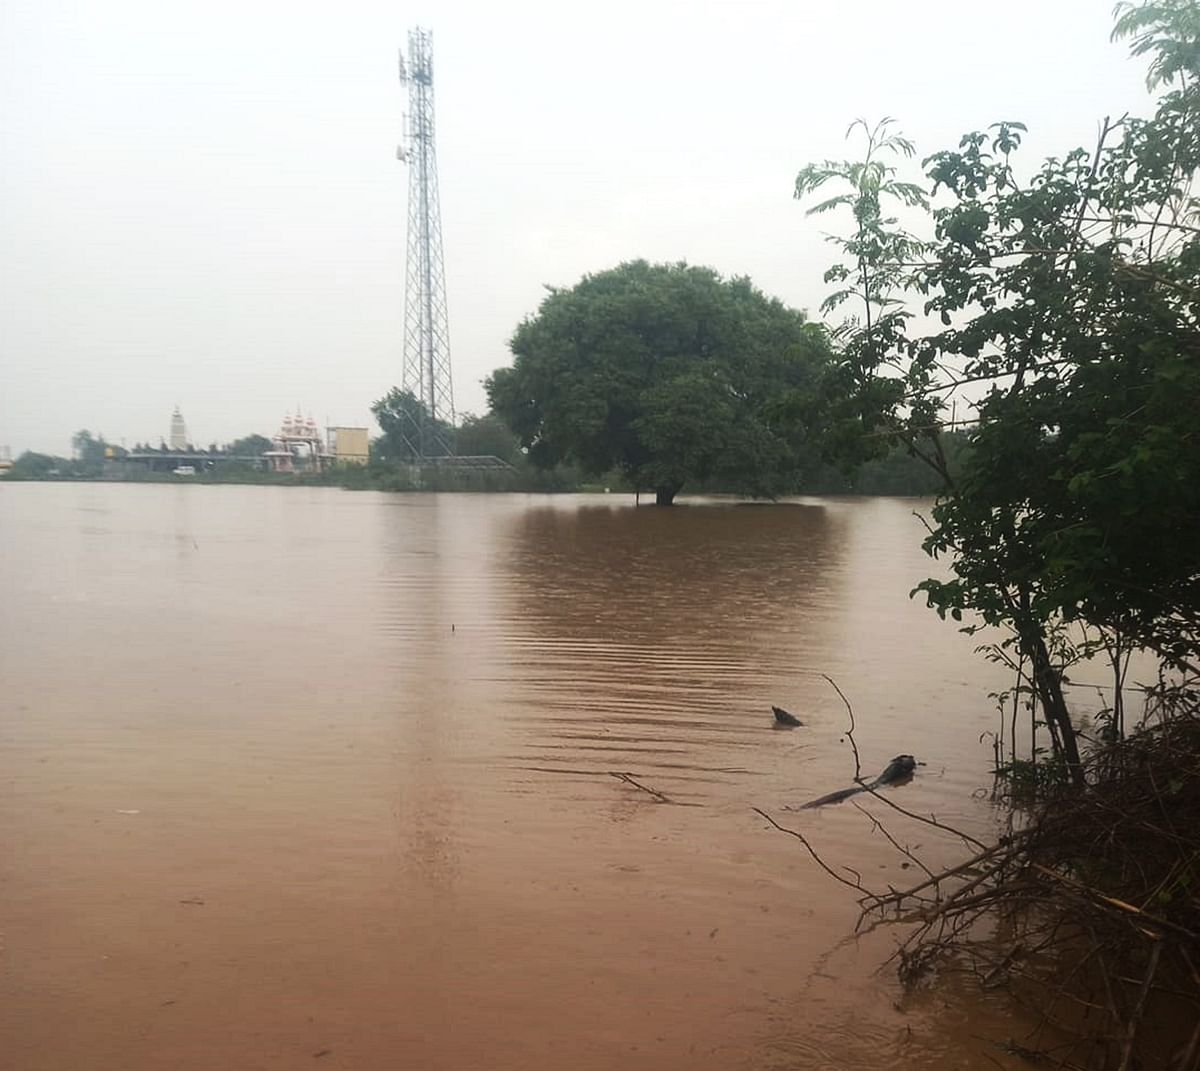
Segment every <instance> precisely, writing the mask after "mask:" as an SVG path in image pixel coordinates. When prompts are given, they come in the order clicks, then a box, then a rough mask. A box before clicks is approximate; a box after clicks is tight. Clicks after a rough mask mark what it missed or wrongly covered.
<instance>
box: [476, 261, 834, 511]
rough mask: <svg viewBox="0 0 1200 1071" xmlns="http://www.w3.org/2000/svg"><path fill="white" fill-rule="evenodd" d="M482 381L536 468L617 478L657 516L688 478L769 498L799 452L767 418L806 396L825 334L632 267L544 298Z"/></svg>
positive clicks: (718, 287) (753, 296) (681, 271)
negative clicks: (503, 362)
mask: <svg viewBox="0 0 1200 1071" xmlns="http://www.w3.org/2000/svg"><path fill="white" fill-rule="evenodd" d="M510 348H511V350H512V353H513V358H514V360H513V365H512V367H510V368H502V369H499V370H497V371H496V372H494V373H492V375H491V376H490V377H489V379H488V380H487V384H486V385H487V392H488V398H489V400H490V402H491V406H492V409H493V411H494V412H495V413H496V414H498V415H499V416H500V417H501V418H502V419H503V420H505V421H506V422H507V424H508V425H509V427H510V428H511V429H512V430H513V432H514V433H515V434H516V435H517V437H518V438H519V439H520V441H521V444H522V446H523V447H524V448H525V449H526V450H527V451H528V454H529V457H530V459H531V460H532V461H533V462H534V463H535V464H537V465H541V466H549V465H553V464H556V463H559V462H564V461H565V462H573V463H575V464H578V465H579V466H580V468H581V469H583V470H584V471H585V472H587V473H590V474H594V475H599V474H602V473H605V472H610V471H613V470H619V471H620V472H621V473H622V474H623V475H624V476H625V477H626V478H627V479H628V480H629V481H630V482H631V483H632V484H633V485H634V486H635V487H636V488H639V489H646V490H653V491H654V492H655V496H656V501H657V502H658V503H660V504H664V505H669V504H670V503H671V501H672V500H673V499H674V497H675V495H676V494H677V493H678V492H679V490H680V489H681V488H682V487H683V486H684V485H685V484H688V483H691V482H695V481H720V482H721V483H722V484H723V485H724V486H725V487H727V488H728V489H730V490H740V491H744V492H748V493H752V494H759V495H770V494H774V493H779V492H781V491H784V490H787V489H788V488H789V486H791V481H792V480H793V479H794V477H795V474H796V470H797V466H798V463H799V457H800V455H799V454H798V452H797V440H796V437H795V428H794V426H791V425H789V424H788V423H787V422H780V421H778V420H777V419H775V417H774V415H773V409H772V406H773V404H774V403H775V402H776V401H777V400H778V398H779V397H780V396H781V395H782V394H785V393H788V392H797V391H799V392H804V391H808V390H812V389H815V385H816V384H817V382H818V381H819V379H820V377H821V375H822V373H823V371H824V369H825V367H826V364H827V362H828V360H829V355H830V349H829V345H828V342H827V339H826V335H825V332H824V330H823V329H822V328H821V327H820V326H818V325H816V324H812V323H809V322H808V321H807V320H806V318H805V316H804V314H803V313H801V312H798V311H796V310H793V309H789V308H787V307H786V306H784V305H783V304H781V303H780V302H779V301H776V300H772V299H769V298H767V297H766V296H764V295H763V294H762V293H761V292H760V291H759V290H757V289H756V288H755V287H754V286H753V285H752V284H751V283H750V281H749V280H748V279H744V278H734V279H723V278H722V277H721V276H720V275H718V274H717V273H716V272H714V271H712V270H711V269H708V268H701V267H691V266H688V265H686V264H649V263H647V262H645V261H633V262H630V263H626V264H622V265H620V266H619V267H617V268H614V269H612V270H610V271H604V272H600V273H598V274H595V275H589V276H585V277H584V278H583V280H582V281H580V282H579V283H578V284H577V285H576V286H574V287H572V288H571V289H569V290H564V289H551V290H550V293H549V295H548V296H547V297H546V299H545V300H544V301H543V302H542V305H541V307H540V308H539V310H538V312H537V315H536V316H533V317H530V318H528V319H526V320H525V321H524V322H523V323H522V324H521V325H520V326H519V327H518V328H517V330H516V333H515V334H514V335H513V338H512V341H511V343H510Z"/></svg>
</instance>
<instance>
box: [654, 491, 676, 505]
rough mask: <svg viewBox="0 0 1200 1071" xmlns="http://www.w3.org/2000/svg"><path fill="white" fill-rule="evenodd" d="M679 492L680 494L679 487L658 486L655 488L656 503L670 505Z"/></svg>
mask: <svg viewBox="0 0 1200 1071" xmlns="http://www.w3.org/2000/svg"><path fill="white" fill-rule="evenodd" d="M677 494H679V488H678V487H656V488H655V489H654V504H655V505H656V506H669V505H671V503H672V502H674V501H675V496H676V495H677Z"/></svg>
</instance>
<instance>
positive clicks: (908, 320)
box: [796, 0, 1200, 782]
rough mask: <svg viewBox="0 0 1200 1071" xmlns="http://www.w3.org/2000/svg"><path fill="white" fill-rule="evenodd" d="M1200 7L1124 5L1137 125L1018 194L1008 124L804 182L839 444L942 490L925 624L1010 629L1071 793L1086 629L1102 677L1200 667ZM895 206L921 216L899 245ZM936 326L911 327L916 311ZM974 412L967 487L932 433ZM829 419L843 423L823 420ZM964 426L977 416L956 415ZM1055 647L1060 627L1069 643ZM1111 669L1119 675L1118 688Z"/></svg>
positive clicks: (1077, 774)
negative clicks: (890, 451) (843, 226)
mask: <svg viewBox="0 0 1200 1071" xmlns="http://www.w3.org/2000/svg"><path fill="white" fill-rule="evenodd" d="M1197 11H1198V9H1197V7H1196V5H1195V4H1194V3H1183V2H1180V0H1169V2H1165V3H1141V4H1136V5H1131V4H1124V5H1119V7H1118V21H1117V27H1116V31H1115V36H1129V37H1132V38H1133V42H1134V51H1135V52H1136V53H1138V54H1148V55H1149V56H1150V57H1151V76H1150V79H1149V81H1150V83H1151V87H1152V88H1155V87H1160V86H1163V87H1166V92H1164V93H1163V94H1162V95H1161V97H1160V99H1159V102H1158V107H1157V110H1156V112H1155V114H1154V115H1153V116H1152V117H1151V118H1149V119H1144V120H1142V119H1132V118H1125V119H1122V120H1119V121H1117V122H1105V123H1104V124H1102V129H1101V134H1100V137H1099V140H1098V142H1097V143H1096V144H1095V146H1094V147H1093V148H1091V149H1082V148H1081V149H1073V150H1071V151H1069V152H1066V153H1064V154H1063V155H1061V156H1059V157H1055V158H1051V159H1048V160H1046V161H1044V162H1043V163H1042V164H1041V165H1040V166H1039V167H1037V168H1035V169H1032V173H1026V175H1023V174H1022V170H1023V169H1022V168H1020V167H1019V166H1018V150H1019V148H1020V144H1021V135H1022V132H1023V131H1024V127H1023V126H1022V125H1021V124H1019V123H998V124H996V125H995V126H994V127H992V128H990V130H989V131H986V132H979V133H972V134H968V135H966V136H965V137H964V138H963V139H962V141H961V142H960V144H959V145H958V147H957V148H956V149H953V150H948V151H945V152H939V153H936V154H934V155H933V156H930V157H929V158H927V159H926V160H925V161H924V168H925V172H926V178H927V188H926V189H922V188H921V187H920V186H917V185H915V184H910V183H905V182H902V181H901V180H900V179H899V177H898V171H897V169H898V167H899V166H900V165H902V164H903V160H904V158H905V157H907V156H910V155H911V154H912V151H913V148H912V146H911V145H910V144H909V143H908V142H906V141H905V140H904V139H902V138H898V137H896V136H895V135H894V134H893V133H891V131H890V128H889V126H888V125H887V123H884V124H881V125H880V126H878V127H876V128H874V129H870V130H868V129H867V128H866V127H865V126H864V127H863V130H864V132H865V133H866V135H867V151H866V153H865V155H864V157H863V158H862V159H861V160H859V161H856V162H853V163H847V164H838V163H825V164H820V165H813V166H810V167H808V168H805V169H804V170H803V171H802V172H801V173H800V175H799V177H798V179H797V184H796V192H797V195H798V196H802V197H805V198H807V197H809V196H810V195H811V194H812V193H813V192H814V191H816V190H817V189H819V188H822V187H825V188H829V187H833V188H835V189H836V190H837V192H836V193H835V195H834V196H833V197H829V198H828V199H826V200H824V201H822V202H820V203H819V204H816V205H815V206H814V207H813V208H812V209H811V210H812V211H828V210H837V209H840V208H843V207H847V208H850V209H851V210H852V218H853V226H852V228H851V230H850V231H849V232H848V234H847V236H846V237H845V238H842V239H839V240H838V241H839V245H840V247H841V249H842V252H843V254H844V257H843V259H842V260H841V261H840V262H839V263H838V264H837V265H835V266H834V268H833V269H831V271H830V273H829V278H830V279H832V280H834V281H836V282H838V283H839V284H841V286H840V288H839V290H838V291H837V292H835V293H834V295H833V296H832V298H831V299H830V302H829V304H830V305H831V306H838V305H846V306H847V307H848V308H849V309H851V310H853V312H854V315H852V316H851V318H850V319H848V320H847V321H846V323H845V324H844V325H843V327H842V329H841V330H840V331H839V333H838V340H839V343H840V347H839V349H840V353H839V362H838V370H837V375H836V376H835V377H831V378H838V379H839V380H840V382H841V383H842V384H843V385H844V387H845V388H846V391H845V399H846V401H845V402H844V403H843V404H842V406H841V419H840V420H835V421H832V422H831V423H832V426H834V427H841V428H845V427H855V426H857V428H858V432H859V436H860V438H861V439H871V440H874V441H876V442H886V441H889V440H890V441H894V442H900V443H902V444H904V445H905V447H906V448H907V449H909V450H910V451H911V452H912V453H914V454H915V455H917V456H920V457H922V458H924V459H925V460H926V461H928V463H929V465H930V466H931V467H932V468H933V469H935V470H936V471H937V472H938V473H939V474H940V476H941V477H942V479H943V488H942V495H941V497H940V500H939V501H938V503H937V505H936V507H935V508H934V510H933V518H932V520H933V524H932V526H931V531H930V534H929V538H928V539H927V541H926V549H927V550H928V551H929V552H930V553H932V554H934V555H938V556H945V557H947V559H948V560H949V563H950V569H951V575H950V577H949V578H939V579H932V580H929V581H926V582H925V583H924V584H922V585H921V588H922V589H923V590H924V592H925V594H926V595H927V597H928V600H929V602H930V604H931V605H932V606H934V607H935V608H936V609H937V610H938V611H939V612H940V613H942V614H950V615H952V616H953V617H955V618H961V617H962V615H963V614H964V613H967V612H970V613H973V614H977V615H979V616H981V617H982V619H983V620H984V621H986V622H987V623H989V624H992V625H998V626H1002V627H1004V628H1006V629H1007V630H1008V635H1009V639H1008V640H1007V642H1006V644H1004V645H1003V649H1004V650H1007V651H1009V652H1011V653H1012V655H1013V662H1014V664H1015V665H1016V666H1017V667H1018V668H1019V671H1020V672H1021V674H1022V676H1023V678H1024V679H1025V680H1027V681H1028V687H1029V689H1030V691H1031V692H1032V693H1033V694H1034V695H1035V696H1036V697H1037V700H1038V701H1039V703H1040V705H1041V708H1042V710H1043V711H1044V714H1045V717H1046V720H1047V723H1048V724H1049V726H1050V729H1051V732H1052V736H1053V740H1054V745H1055V751H1056V753H1057V755H1058V756H1059V757H1060V758H1061V759H1063V760H1064V765H1065V768H1066V769H1067V770H1068V771H1069V773H1070V774H1071V776H1072V777H1073V778H1074V779H1075V780H1076V781H1077V782H1078V781H1080V780H1081V779H1082V767H1081V765H1080V758H1079V751H1078V746H1077V742H1076V732H1075V729H1074V727H1073V725H1072V722H1071V718H1070V713H1069V708H1068V704H1067V701H1066V699H1065V697H1064V692H1063V681H1062V670H1063V667H1064V665H1065V663H1066V662H1068V661H1069V660H1070V659H1071V658H1072V657H1074V656H1075V654H1077V653H1078V650H1079V648H1078V641H1077V637H1078V636H1080V635H1081V633H1080V632H1079V627H1080V626H1082V627H1083V628H1084V629H1085V630H1086V633H1087V634H1089V635H1091V636H1093V637H1099V643H1100V645H1101V646H1103V647H1104V648H1105V649H1107V650H1108V651H1109V652H1110V653H1111V654H1113V655H1114V656H1115V657H1116V659H1117V661H1119V657H1120V653H1121V652H1122V651H1123V650H1125V651H1127V650H1129V649H1130V648H1131V647H1140V648H1143V649H1148V650H1151V651H1154V652H1157V653H1158V655H1159V656H1160V657H1161V658H1162V660H1163V664H1164V665H1165V666H1166V667H1168V668H1170V669H1174V670H1176V671H1182V672H1184V673H1185V674H1186V673H1188V672H1194V671H1195V669H1196V666H1197V661H1198V656H1200V538H1198V533H1200V229H1198V224H1200V218H1198V211H1197V210H1198V208H1200V204H1198V202H1197V200H1196V198H1195V197H1194V196H1193V195H1192V192H1191V191H1192V183H1193V181H1194V179H1195V177H1196V175H1197V174H1198V172H1200V15H1198V14H1197ZM889 202H891V203H893V204H897V203H902V204H903V205H905V206H907V210H909V213H910V214H909V217H908V218H912V213H911V210H913V209H919V208H926V209H927V210H928V212H929V215H928V217H927V220H928V223H929V227H928V230H927V231H926V232H925V234H923V235H922V236H920V237H914V236H913V235H912V234H909V233H907V232H906V231H905V230H904V229H903V228H902V226H901V225H900V223H899V222H898V217H899V216H900V214H901V213H896V214H889V211H890V210H889V207H888V204H889ZM918 309H919V310H920V311H922V312H923V313H924V314H925V315H926V316H929V317H933V318H934V321H935V322H936V321H938V320H940V324H941V327H940V329H935V330H932V331H930V330H920V329H915V328H914V324H918V325H920V326H921V327H923V326H924V324H922V323H921V321H917V320H914V318H913V313H914V311H916V310H918ZM956 396H959V397H961V403H960V404H961V409H962V411H963V412H968V413H970V416H971V421H972V423H971V427H970V429H969V431H968V437H969V445H970V449H969V451H968V452H967V454H966V457H965V461H964V463H963V466H962V470H961V471H960V472H959V473H957V474H952V473H951V472H950V471H949V470H948V467H947V465H946V463H945V454H944V450H943V431H944V429H945V427H946V425H947V422H948V421H947V418H948V417H949V416H950V413H951V412H952V411H953V410H952V409H951V401H950V399H952V398H954V397H956ZM835 408H836V406H835ZM972 409H973V410H974V412H971V410H972ZM1068 626H1070V627H1068ZM1119 676H1120V674H1119V671H1118V672H1117V678H1118V679H1119Z"/></svg>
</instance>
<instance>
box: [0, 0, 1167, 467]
mask: <svg viewBox="0 0 1200 1071" xmlns="http://www.w3.org/2000/svg"><path fill="white" fill-rule="evenodd" d="M1111 10H1112V3H1111V0H1007V2H1006V3H1005V4H986V5H984V4H967V3H962V2H961V0H908V2H904V0H840V2H830V3H814V2H811V0H787V2H776V0H762V2H751V0H746V2H742V3H718V2H704V0H688V2H680V3H674V2H665V0H639V2H636V3H635V2H631V0H604V2H598V3H594V4H586V5H585V4H577V3H571V2H564V0H556V2H537V0H510V2H508V3H481V2H471V0H442V2H438V3H432V2H427V3H415V4H405V3H403V2H396V0H389V2H386V3H385V2H382V0H340V2H338V3H334V2H332V0H330V2H326V3H311V2H303V0H287V2H277V0H239V2H236V3H235V2H230V0H0V445H9V446H11V448H12V451H13V454H14V456H15V455H16V454H17V453H19V452H20V451H22V450H25V449H35V450H43V451H48V452H55V453H65V452H67V451H68V450H69V440H70V436H71V434H72V433H73V432H74V431H76V430H77V429H79V428H84V427H86V428H89V429H91V430H93V431H99V432H102V433H103V434H104V435H105V436H106V437H107V438H109V439H110V440H111V441H116V442H121V441H125V442H127V443H128V444H129V445H132V444H133V443H134V442H135V441H137V440H153V441H155V442H157V441H158V440H159V439H160V438H162V437H165V436H166V434H167V431H168V423H169V418H170V413H171V409H172V407H173V406H174V405H175V404H176V403H177V402H178V403H179V405H180V406H181V407H182V409H183V412H184V416H185V417H186V418H187V421H188V426H189V431H190V433H191V435H192V438H193V439H194V440H195V441H196V442H198V443H204V444H207V443H208V442H210V441H218V442H221V441H226V440H229V439H232V438H234V437H237V436H240V435H244V434H247V433H249V432H260V433H264V434H270V433H271V432H273V431H274V430H275V429H276V428H277V426H278V424H279V421H280V419H281V417H282V416H283V413H284V411H285V410H287V409H289V408H294V407H295V406H296V405H297V403H299V404H300V405H301V406H302V407H303V408H304V410H305V411H306V412H307V411H311V412H312V413H313V415H314V416H315V417H316V418H317V421H318V422H319V423H324V421H325V419H326V417H328V418H329V419H330V420H331V421H332V422H334V423H349V424H356V423H361V424H365V423H369V422H370V413H369V406H370V404H371V402H372V401H373V400H374V399H375V398H377V397H379V396H380V395H381V394H383V393H385V392H386V391H387V390H388V389H389V388H390V387H391V386H392V385H393V384H394V383H396V382H397V381H398V379H399V374H400V356H401V353H400V350H401V327H402V316H403V276H404V257H405V234H404V229H405V198H406V193H407V176H406V174H405V170H404V166H403V165H402V164H400V163H398V162H397V160H396V158H395V147H396V143H397V141H398V140H399V136H400V132H401V115H402V113H403V112H404V111H405V108H406V98H405V94H404V92H403V90H402V88H401V86H400V85H399V83H398V81H397V78H396V52H397V49H398V48H399V47H400V45H401V44H403V42H404V41H405V37H406V31H407V29H408V28H409V27H411V26H413V25H418V24H419V25H424V26H428V27H430V28H431V29H432V30H433V33H434V63H435V90H436V100H437V124H438V126H437V141H438V156H439V172H440V177H441V195H442V214H443V231H444V236H445V255H446V271H447V291H448V301H449V307H450V335H451V348H452V360H453V366H454V388H455V399H456V403H457V408H458V410H459V412H460V413H461V412H463V411H474V412H483V411H484V410H485V409H486V402H485V399H484V393H483V389H482V385H481V381H482V379H483V377H484V376H486V375H487V373H488V372H489V371H491V370H492V369H493V368H496V367H499V366H500V365H503V364H506V363H508V361H509V354H508V349H507V340H508V338H509V336H510V335H511V333H512V330H513V328H514V327H515V326H516V324H517V323H518V322H519V321H520V320H521V319H522V318H523V317H524V316H526V315H527V314H529V313H531V312H533V311H534V310H535V309H536V308H537V305H538V303H539V301H540V300H541V297H542V294H543V289H542V288H543V286H544V285H545V284H554V285H560V286H568V285H571V284H572V283H574V282H575V281H576V280H577V279H578V278H579V276H580V275H582V274H583V273H585V272H591V271H598V270H602V269H604V268H607V267H611V266H613V265H615V264H617V263H619V262H620V261H622V260H626V259H631V258H634V257H645V258H648V259H651V260H671V261H674V260H688V261H690V262H692V263H698V264H708V265H711V266H713V267H715V268H717V269H718V270H719V271H721V272H723V273H725V274H746V275H749V276H751V277H752V278H753V279H754V281H755V282H756V283H757V284H758V285H759V286H760V287H761V288H762V289H764V290H765V291H767V292H768V293H769V294H772V295H775V296H778V297H780V298H782V299H783V300H784V301H786V302H788V303H789V304H792V305H795V306H797V307H800V308H807V309H810V310H813V311H814V312H815V310H816V308H817V306H818V305H819V303H820V300H821V298H822V296H823V295H824V292H825V287H824V284H823V283H822V282H821V272H822V270H823V268H824V266H825V264H826V262H827V261H828V259H829V251H828V250H827V248H826V247H824V246H823V244H822V241H821V237H820V233H821V227H823V226H828V224H826V223H825V222H824V221H815V220H809V219H806V218H805V216H804V213H803V209H802V208H801V207H800V206H798V205H797V204H796V203H795V202H793V201H792V199H791V186H792V182H793V179H794V177H795V173H796V171H797V170H798V169H799V168H800V167H801V166H802V165H803V164H804V163H806V162H808V161H810V160H814V159H820V158H825V157H843V156H846V155H848V154H849V146H847V144H846V143H845V142H844V140H843V137H844V134H845V130H846V127H847V125H848V123H849V122H850V120H852V119H854V118H855V117H857V116H860V115H861V116H866V117H868V118H872V119H874V118H878V117H880V116H882V115H892V116H895V117H897V119H898V120H899V123H900V127H901V128H902V129H903V130H904V132H906V133H907V134H908V135H909V136H911V137H913V138H914V139H915V140H916V141H917V144H918V151H919V152H920V153H921V154H926V153H929V152H933V151H934V150H936V149H939V148H943V147H946V146H948V145H951V144H953V143H955V142H956V141H957V138H958V136H959V135H960V134H961V133H962V132H964V131H966V130H969V129H977V128H980V127H982V126H985V125H986V124H988V123H991V122H994V121H996V120H998V119H1020V120H1023V121H1025V122H1026V123H1027V124H1028V125H1029V127H1030V136H1029V140H1028V142H1027V147H1028V149H1029V152H1028V153H1026V154H1025V155H1026V156H1027V157H1028V158H1029V159H1030V160H1032V159H1033V158H1034V157H1035V156H1040V155H1043V154H1046V153H1055V154H1058V153H1061V152H1064V151H1066V150H1067V149H1068V148H1070V147H1072V146H1074V145H1078V144H1089V145H1090V144H1091V143H1092V141H1093V140H1094V137H1095V122H1096V119H1097V118H1098V117H1100V116H1103V115H1105V114H1109V113H1112V114H1119V113H1121V112H1123V111H1125V110H1127V109H1131V108H1132V109H1133V110H1135V111H1142V110H1144V109H1145V107H1146V104H1145V102H1146V96H1145V93H1144V91H1143V88H1142V76H1143V71H1142V68H1141V65H1140V64H1139V63H1138V62H1136V61H1133V60H1130V59H1128V58H1127V54H1126V50H1125V47H1124V46H1123V45H1114V44H1110V43H1109V40H1108V34H1109V29H1110V23H1111ZM372 426H373V425H372Z"/></svg>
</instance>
